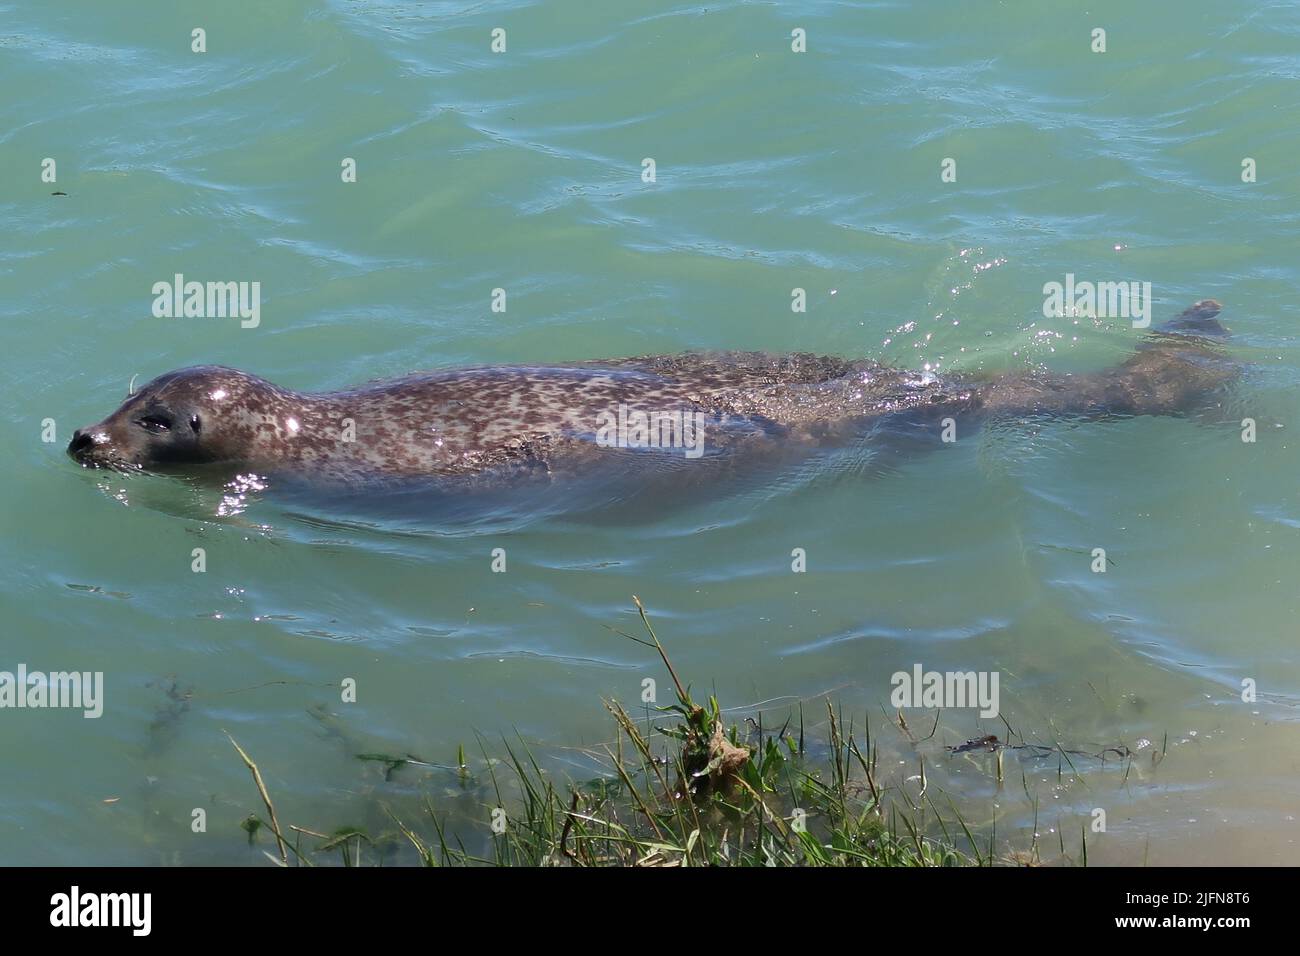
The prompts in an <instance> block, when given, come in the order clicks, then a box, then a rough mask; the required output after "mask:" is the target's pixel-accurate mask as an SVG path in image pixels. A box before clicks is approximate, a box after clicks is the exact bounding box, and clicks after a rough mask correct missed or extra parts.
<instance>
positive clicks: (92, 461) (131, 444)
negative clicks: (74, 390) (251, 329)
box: [68, 365, 274, 471]
mask: <svg viewBox="0 0 1300 956" xmlns="http://www.w3.org/2000/svg"><path fill="white" fill-rule="evenodd" d="M258 386H261V387H263V388H271V389H274V386H272V385H270V383H269V382H263V381H262V380H261V379H258V378H257V377H256V376H253V375H249V374H248V373H246V372H240V371H238V370H236V369H229V368H223V367H221V366H216V365H202V366H196V367H193V368H186V369H180V370H178V371H175V372H168V373H167V374H165V375H160V376H158V377H157V378H155V379H154V380H153V381H151V382H149V383H148V384H147V385H145V386H143V387H142V388H140V389H139V390H138V391H136V392H134V393H132V394H131V395H130V396H129V397H128V398H127V400H126V401H125V402H123V403H122V404H121V405H120V406H119V407H118V409H117V410H116V411H115V412H113V413H112V414H111V415H109V416H108V417H107V418H105V419H104V420H103V421H101V422H98V423H96V424H94V425H87V426H86V427H85V428H79V429H77V430H76V431H75V432H73V434H72V441H71V442H69V443H68V454H69V455H71V456H72V458H73V459H74V460H75V461H77V462H78V463H79V464H81V465H83V466H85V467H87V468H109V469H113V470H116V471H143V470H166V469H167V468H168V467H177V466H185V465H197V464H206V463H213V462H220V461H226V460H230V459H232V458H236V457H238V454H237V444H238V442H237V441H236V439H237V438H238V434H237V430H236V429H233V428H232V427H231V423H232V422H234V421H239V420H241V419H242V416H241V415H240V411H241V405H242V404H243V402H244V401H245V400H246V397H247V396H248V395H249V394H250V392H256V391H258Z"/></svg>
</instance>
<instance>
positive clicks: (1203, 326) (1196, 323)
mask: <svg viewBox="0 0 1300 956" xmlns="http://www.w3.org/2000/svg"><path fill="white" fill-rule="evenodd" d="M1222 310H1223V306H1222V305H1220V304H1219V303H1218V302H1216V301H1215V300H1214V299H1202V300H1201V301H1200V302H1196V303H1193V304H1192V305H1190V306H1188V307H1187V308H1186V309H1184V310H1183V311H1182V312H1180V313H1179V314H1178V315H1176V316H1174V317H1173V318H1172V319H1170V320H1169V321H1168V322H1165V323H1164V324H1162V325H1161V326H1159V327H1158V328H1157V329H1156V331H1157V332H1168V333H1171V334H1174V335H1198V336H1200V337H1201V338H1206V339H1226V338H1227V337H1228V330H1227V329H1226V328H1224V326H1223V323H1221V322H1220V321H1219V320H1218V319H1217V318H1215V316H1217V315H1218V314H1219V312H1221V311H1222Z"/></svg>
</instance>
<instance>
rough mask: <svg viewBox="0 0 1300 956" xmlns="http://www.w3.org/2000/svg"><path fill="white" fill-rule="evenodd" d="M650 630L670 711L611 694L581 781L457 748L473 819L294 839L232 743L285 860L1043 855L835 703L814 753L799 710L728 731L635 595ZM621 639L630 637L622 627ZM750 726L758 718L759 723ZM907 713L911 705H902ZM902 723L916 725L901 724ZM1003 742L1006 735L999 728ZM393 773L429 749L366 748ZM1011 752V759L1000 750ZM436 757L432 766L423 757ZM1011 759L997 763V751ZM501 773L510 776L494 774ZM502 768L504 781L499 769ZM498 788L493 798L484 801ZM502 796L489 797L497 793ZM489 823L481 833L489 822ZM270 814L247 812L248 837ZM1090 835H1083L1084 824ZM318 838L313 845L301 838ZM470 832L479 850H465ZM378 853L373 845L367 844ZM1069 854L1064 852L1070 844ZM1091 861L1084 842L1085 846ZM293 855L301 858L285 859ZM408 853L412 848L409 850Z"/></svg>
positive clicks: (778, 860) (518, 754)
mask: <svg viewBox="0 0 1300 956" xmlns="http://www.w3.org/2000/svg"><path fill="white" fill-rule="evenodd" d="M633 600H634V601H635V602H636V606H637V609H638V611H639V613H640V616H641V622H642V624H643V625H644V627H645V630H646V633H647V634H648V639H647V638H641V637H636V636H633V635H630V634H623V636H624V637H627V638H628V639H630V640H633V641H636V642H637V643H640V644H643V645H645V646H647V647H650V648H653V650H654V651H655V652H656V653H657V654H658V656H659V657H660V659H661V660H662V662H663V665H664V667H665V668H666V669H667V671H668V674H669V676H670V677H671V678H672V683H673V688H674V694H675V697H676V700H675V702H674V703H673V704H670V705H668V706H666V707H660V708H658V711H659V713H660V714H661V715H663V717H664V718H665V719H664V720H663V721H662V722H659V723H655V722H648V724H647V726H646V727H645V728H644V729H643V727H642V726H640V725H638V722H637V721H636V720H634V719H633V718H632V716H631V715H629V714H628V712H627V711H626V710H625V709H624V708H623V707H622V705H620V704H619V703H617V702H616V701H605V707H606V709H607V710H608V711H609V713H610V715H611V717H612V719H613V721H614V724H615V726H616V728H617V736H616V737H615V739H614V741H613V742H612V743H610V744H609V745H607V746H606V747H605V748H604V750H603V754H601V755H600V757H601V759H600V761H599V763H600V773H599V775H598V776H596V777H595V778H593V779H591V780H589V781H587V782H585V783H563V784H557V782H556V781H555V780H554V779H553V777H552V775H551V774H550V773H548V772H546V771H544V770H543V769H542V767H541V766H540V765H539V763H538V761H537V760H536V759H535V757H534V755H533V753H532V752H531V750H530V749H529V747H528V744H527V743H526V742H525V741H524V740H523V739H522V738H519V739H518V740H517V741H516V742H515V743H511V742H510V741H505V740H503V741H502V744H501V746H502V749H503V750H504V756H499V757H492V756H491V755H490V754H489V753H488V751H487V747H486V744H484V742H482V741H480V749H481V752H482V756H483V771H482V776H481V777H479V776H478V775H477V774H475V773H474V772H473V771H472V770H471V768H470V766H469V764H468V761H467V759H466V755H465V750H464V747H463V746H462V747H461V748H460V749H459V751H458V754H457V766H456V767H454V768H446V769H448V770H451V771H453V772H454V774H455V776H456V778H457V779H458V781H459V784H460V787H461V788H462V790H464V789H468V788H469V787H471V786H472V785H475V784H477V786H478V789H479V793H480V801H479V803H478V806H477V808H476V810H477V811H478V812H476V813H475V814H473V815H466V814H460V815H459V816H458V815H457V814H455V813H454V812H452V811H451V810H450V809H449V808H447V807H443V808H441V809H440V808H439V807H436V806H434V804H433V801H432V800H431V799H430V798H429V796H428V795H427V794H426V795H425V797H424V800H423V805H422V808H421V813H420V814H419V819H410V820H407V819H402V818H401V817H400V816H399V815H398V814H397V813H396V812H394V811H393V810H392V809H390V808H388V807H385V808H384V812H385V818H386V820H387V821H388V822H389V823H390V824H391V826H389V827H385V828H384V829H385V832H384V833H381V834H379V835H378V836H376V837H373V838H372V837H371V836H370V835H369V834H367V832H366V831H364V830H362V829H360V828H356V827H340V828H338V829H336V830H335V831H334V832H333V833H329V834H326V833H320V832H317V831H313V830H309V829H305V828H301V827H296V826H291V827H289V828H288V831H291V832H292V833H293V834H294V839H293V842H290V840H289V837H288V836H287V835H286V831H284V830H282V829H281V827H280V824H279V821H278V820H277V818H276V813H275V809H274V806H273V804H272V802H271V797H270V795H269V794H268V793H267V791H266V787H265V785H264V783H263V781H262V777H261V774H260V772H259V771H258V769H257V766H256V764H255V763H253V761H252V759H251V758H250V757H249V756H248V755H247V754H246V753H245V752H244V751H243V749H242V748H240V747H239V744H238V743H235V741H234V740H233V738H232V740H231V742H232V743H234V744H235V747H236V749H237V750H238V751H239V755H240V757H241V759H242V760H243V761H244V763H245V764H246V765H247V766H248V768H249V770H250V772H251V773H252V775H253V778H254V781H255V783H256V786H257V790H258V793H259V796H260V797H261V799H262V802H263V804H264V806H265V808H266V811H267V814H268V816H269V818H270V824H269V826H268V828H269V829H270V830H271V832H272V833H273V834H274V836H275V845H276V849H277V850H278V855H273V854H271V853H269V852H266V851H265V850H264V851H263V853H264V854H265V855H266V857H267V858H268V859H270V860H271V861H272V862H274V863H276V864H277V865H282V866H283V865H295V864H297V865H313V864H314V863H315V862H334V860H333V857H332V854H334V853H338V854H339V856H338V860H337V862H342V863H343V864H344V865H349V866H357V865H362V864H363V863H367V862H382V861H383V860H385V859H389V858H394V857H395V856H396V855H397V854H395V852H394V850H395V849H396V848H395V847H394V845H393V844H394V843H395V842H400V841H404V842H405V843H407V844H408V845H409V847H411V848H413V849H414V851H415V854H416V856H417V857H418V860H419V861H420V862H421V863H423V864H424V865H427V866H474V865H497V866H980V865H991V864H994V863H999V862H1002V863H1022V864H1023V863H1030V864H1033V863H1037V862H1040V860H1039V853H1038V847H1037V841H1035V844H1034V847H1033V848H1032V849H1031V851H1030V852H1029V853H1018V854H1013V855H1010V856H1004V857H1001V858H999V857H998V856H997V855H996V850H995V847H996V845H997V844H996V832H995V831H990V832H988V833H987V834H986V835H984V838H983V840H982V841H981V840H980V839H977V837H976V834H975V832H973V830H972V827H971V826H969V825H968V824H967V822H966V821H965V820H963V819H962V817H961V815H960V813H959V812H958V811H957V809H956V807H955V806H953V805H952V804H951V801H949V813H948V816H947V817H946V818H945V816H944V815H943V814H941V813H940V812H939V809H938V807H936V806H935V805H934V802H933V800H932V799H931V797H930V794H929V792H928V791H929V785H928V782H927V779H926V769H925V762H924V759H923V758H919V761H920V762H919V766H918V768H917V771H918V774H919V778H918V777H913V778H912V779H913V780H917V779H919V781H920V786H919V791H916V792H913V793H909V792H908V790H907V789H906V788H904V787H902V786H894V787H887V786H884V785H882V783H881V782H880V775H879V773H878V768H877V756H878V751H877V749H876V748H875V747H874V746H873V745H872V741H871V732H870V727H869V726H866V725H864V727H863V738H862V741H861V742H859V740H858V737H857V734H856V733H855V731H854V729H853V726H852V724H851V723H849V724H846V723H845V720H844V718H843V715H842V714H841V713H839V712H837V710H836V709H835V708H834V707H833V706H832V705H830V704H829V703H828V705H827V720H828V724H827V726H828V727H829V734H828V737H829V739H828V740H827V741H826V744H825V746H824V747H821V746H818V747H816V748H815V749H814V750H810V749H809V748H806V747H805V730H804V719H803V709H802V706H801V707H800V709H799V715H798V722H797V726H795V727H792V726H791V725H790V722H787V724H786V725H785V726H784V727H781V728H780V729H779V730H777V731H775V732H770V731H764V730H763V728H762V727H761V724H760V725H755V727H756V731H757V732H756V733H755V732H754V729H753V728H751V730H750V732H749V733H748V734H744V733H742V730H741V728H740V727H739V726H737V725H735V724H732V725H728V724H727V722H726V720H725V719H724V716H723V711H722V709H721V708H720V707H719V705H718V701H717V699H716V698H714V697H713V696H710V697H709V698H708V700H707V702H705V703H697V702H696V701H695V700H694V698H693V697H692V695H691V691H690V688H689V686H688V685H686V684H684V683H683V682H682V680H681V679H680V677H679V676H678V674H677V671H676V669H675V668H674V667H673V664H672V661H671V660H670V659H669V657H668V654H667V652H666V651H665V650H664V647H663V645H662V644H661V643H660V642H659V638H658V636H657V635H656V634H655V631H654V628H653V626H652V625H651V623H650V619H649V617H648V616H647V615H646V611H645V608H644V607H643V606H642V604H641V602H640V600H639V599H637V598H635V597H634V598H633ZM619 633H622V632H619ZM750 723H751V724H753V722H752V721H751V722H750ZM900 723H901V715H900ZM902 730H903V731H904V732H905V733H909V734H910V732H909V731H908V730H907V728H906V725H905V724H902ZM990 739H993V740H996V738H990ZM359 756H360V758H361V759H364V760H370V761H378V762H381V763H383V764H384V765H385V766H386V767H387V771H386V779H387V778H391V774H392V772H393V770H395V769H396V768H398V767H400V766H403V765H404V764H406V763H408V762H409V763H416V764H420V763H423V762H422V761H420V760H419V759H418V758H414V757H410V756H409V755H408V756H406V757H391V756H387V755H384V754H373V753H367V754H360V755H359ZM999 758H1000V755H999ZM426 765H427V764H426ZM999 767H1000V761H999ZM499 771H500V773H501V776H499V775H498V773H499ZM503 778H504V779H503ZM483 798H487V800H488V801H489V802H488V803H484V802H483ZM493 801H494V803H493ZM484 817H486V819H487V820H489V821H490V824H489V827H488V828H487V829H488V830H489V831H490V832H489V833H487V834H485V832H484V830H485V828H484V826H483V820H484ZM263 825H267V824H264V823H263V821H262V820H261V818H260V817H258V816H256V815H250V817H249V818H248V820H246V821H245V824H244V828H245V830H246V831H247V832H248V836H249V840H250V842H252V841H253V840H255V838H256V834H257V831H258V830H259V829H260V827H261V826H263ZM1085 837H1086V834H1085ZM304 838H306V839H311V840H316V841H320V842H318V843H317V845H315V846H313V847H311V848H309V849H305V848H304V847H303V845H302V841H303V839H304ZM465 840H469V842H470V844H471V847H472V848H467V846H466V844H465ZM367 848H370V850H371V851H372V852H371V853H369V854H368V855H365V856H364V858H363V854H366V850H367ZM1061 850H1062V857H1063V858H1064V857H1065V856H1066V854H1065V847H1064V845H1062V847H1061ZM1081 852H1082V854H1083V855H1082V859H1083V860H1084V861H1086V859H1087V857H1086V852H1087V851H1086V845H1085V846H1084V847H1083V848H1082V849H1081ZM288 853H292V859H290V858H289V857H288ZM409 855H410V854H409V851H408V853H407V854H406V856H407V857H408V858H409Z"/></svg>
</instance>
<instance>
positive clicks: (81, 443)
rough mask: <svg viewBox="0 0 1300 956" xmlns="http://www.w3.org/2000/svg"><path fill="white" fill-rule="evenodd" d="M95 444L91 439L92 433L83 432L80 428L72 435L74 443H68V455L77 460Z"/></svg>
mask: <svg viewBox="0 0 1300 956" xmlns="http://www.w3.org/2000/svg"><path fill="white" fill-rule="evenodd" d="M93 444H95V439H93V438H91V437H90V432H83V431H82V430H81V429H80V428H78V429H77V430H76V431H75V432H73V433H72V441H70V442H68V454H69V455H71V456H72V457H73V458H76V457H77V456H78V455H80V454H81V453H82V452H83V451H85V450H86V449H87V448H89V447H90V446H91V445H93Z"/></svg>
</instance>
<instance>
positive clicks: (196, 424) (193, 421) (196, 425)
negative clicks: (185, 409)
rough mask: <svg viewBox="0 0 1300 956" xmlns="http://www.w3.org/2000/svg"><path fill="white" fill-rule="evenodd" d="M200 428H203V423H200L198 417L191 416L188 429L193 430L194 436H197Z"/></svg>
mask: <svg viewBox="0 0 1300 956" xmlns="http://www.w3.org/2000/svg"><path fill="white" fill-rule="evenodd" d="M202 427H203V423H202V422H201V421H199V416H198V415H191V416H190V428H191V429H193V431H194V434H196V435H197V434H198V433H199V429H200V428H202Z"/></svg>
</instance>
